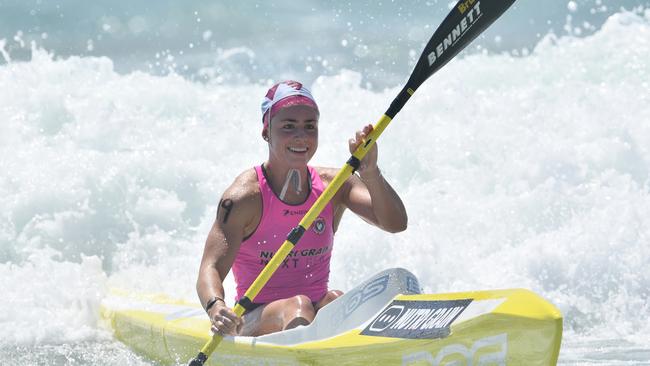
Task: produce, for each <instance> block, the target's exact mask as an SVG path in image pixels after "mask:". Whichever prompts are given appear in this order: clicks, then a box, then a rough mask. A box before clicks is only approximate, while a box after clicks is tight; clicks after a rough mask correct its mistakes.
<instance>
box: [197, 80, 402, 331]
mask: <svg viewBox="0 0 650 366" xmlns="http://www.w3.org/2000/svg"><path fill="white" fill-rule="evenodd" d="M319 118H320V112H319V109H318V105H317V104H316V101H315V99H314V97H313V96H312V94H311V92H310V91H309V90H308V89H307V88H305V87H304V86H303V85H302V84H301V83H299V82H296V81H284V82H281V83H277V84H275V85H274V86H273V87H271V89H269V91H268V92H267V94H266V97H265V98H264V101H263V103H262V124H263V128H262V137H263V139H264V140H265V141H266V142H267V143H268V158H267V160H266V161H265V162H264V163H263V164H262V165H260V166H256V167H254V168H253V169H248V170H246V171H244V172H243V173H242V174H241V175H240V176H239V177H237V178H236V179H235V181H234V183H232V185H231V186H230V187H229V188H228V189H226V191H225V193H224V194H223V197H222V202H221V204H220V205H219V207H220V208H219V210H218V212H217V218H216V220H215V222H214V224H213V227H212V229H211V231H210V233H209V235H208V238H207V241H206V244H205V249H204V252H203V259H202V261H201V267H200V270H199V278H198V281H197V291H198V294H199V298H200V300H201V303H202V304H203V306H204V308H205V310H206V312H207V313H208V316H209V317H210V320H211V321H212V329H213V331H214V332H216V333H219V334H222V335H225V334H240V335H252V336H258V335H262V334H268V333H273V332H277V331H281V330H284V329H290V328H294V327H297V326H299V325H306V324H309V323H310V322H311V321H312V320H313V319H314V317H315V315H316V313H317V312H318V311H319V310H320V309H321V308H322V307H324V306H325V305H327V304H328V303H330V302H331V301H333V300H334V299H336V298H337V297H339V296H340V295H341V294H342V292H341V291H338V290H330V289H329V288H328V281H329V274H330V259H331V253H332V247H333V242H334V233H335V232H336V230H337V228H338V225H339V222H340V220H341V217H342V215H343V212H344V211H345V209H346V208H349V209H350V210H352V212H354V213H356V214H357V215H359V216H360V217H361V218H363V219H364V220H365V221H367V222H369V223H371V224H373V225H375V226H377V227H379V228H381V229H383V230H386V231H389V232H399V231H403V230H404V229H406V224H407V216H406V210H405V208H404V205H403V204H402V201H401V199H400V198H399V196H398V195H397V193H395V191H394V190H393V189H392V187H391V186H390V185H389V184H388V182H386V180H384V178H383V176H382V175H381V173H380V171H379V168H378V167H377V145H376V144H375V145H374V146H373V148H372V149H371V150H370V151H369V152H368V154H367V155H366V157H365V158H364V159H363V161H362V164H361V167H360V169H359V170H358V172H359V176H355V175H353V176H351V177H350V178H349V179H348V180H347V181H346V182H345V184H344V185H343V187H342V188H341V189H340V190H339V191H338V192H337V193H336V195H335V196H334V198H333V199H332V201H331V202H329V203H328V204H327V206H326V207H325V209H324V210H323V211H322V212H321V215H320V216H319V217H318V218H317V219H316V220H315V221H314V223H313V225H312V227H311V228H308V230H307V232H305V234H304V235H303V237H302V240H301V243H300V249H301V250H300V251H295V252H292V253H291V254H290V255H289V256H288V257H287V259H285V260H284V261H283V262H282V265H281V266H280V268H279V269H278V270H277V272H276V273H275V274H274V275H273V277H272V278H271V279H270V280H269V282H268V283H267V285H266V286H265V287H264V289H263V290H262V291H261V292H260V293H259V294H258V295H257V296H256V297H255V299H254V300H255V301H256V302H254V303H248V304H247V305H246V306H245V308H246V312H245V313H244V315H243V317H242V318H240V317H239V316H237V314H236V313H235V312H233V311H232V310H230V309H229V308H228V307H227V306H226V304H225V301H224V297H225V293H224V288H223V280H224V278H225V277H226V276H227V275H228V273H229V272H230V270H231V269H232V271H233V275H234V278H235V282H236V286H237V294H236V300H237V301H239V302H240V304H243V303H244V301H243V299H244V300H245V299H246V298H245V293H246V291H247V290H248V288H249V287H250V286H251V284H252V283H253V281H254V280H255V279H256V278H257V277H258V275H259V274H260V273H261V272H262V270H263V269H264V266H265V265H266V264H267V263H268V261H269V259H270V258H271V257H272V256H273V254H274V253H275V252H276V251H277V250H278V248H279V247H280V245H281V244H282V242H283V240H282V238H283V237H284V235H286V233H287V232H289V231H290V230H291V228H293V227H295V226H296V224H298V222H299V220H300V219H301V218H302V215H301V214H300V213H304V212H307V210H308V209H309V208H310V207H311V206H312V205H313V204H314V203H315V202H316V200H317V199H318V197H319V196H320V195H321V194H322V193H323V191H324V190H325V188H326V187H327V185H328V184H329V183H330V182H331V181H332V179H334V176H335V175H336V169H332V168H322V167H312V166H310V165H308V163H309V161H310V160H311V158H312V157H313V156H314V154H315V153H316V150H317V148H318V124H319ZM371 131H372V125H368V126H365V127H364V128H363V129H362V130H360V131H357V133H356V134H355V136H354V137H353V138H352V139H350V141H349V148H350V152H353V151H354V150H355V149H356V148H357V146H359V144H361V143H362V142H364V140H365V137H366V136H367V135H368V134H369V133H370V132H371ZM294 213H295V214H294ZM242 306H243V305H242Z"/></svg>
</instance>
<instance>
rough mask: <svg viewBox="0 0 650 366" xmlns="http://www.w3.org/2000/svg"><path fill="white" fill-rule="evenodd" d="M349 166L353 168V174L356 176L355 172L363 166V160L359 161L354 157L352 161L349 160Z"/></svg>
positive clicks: (351, 158)
mask: <svg viewBox="0 0 650 366" xmlns="http://www.w3.org/2000/svg"><path fill="white" fill-rule="evenodd" d="M347 164H348V165H349V166H351V167H352V173H353V174H354V172H356V171H357V170H358V169H359V167H360V166H361V160H359V159H357V157H356V156H354V155H352V156H350V159H348V161H347Z"/></svg>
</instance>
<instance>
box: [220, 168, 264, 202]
mask: <svg viewBox="0 0 650 366" xmlns="http://www.w3.org/2000/svg"><path fill="white" fill-rule="evenodd" d="M259 195H260V186H259V183H258V181H257V173H256V172H255V169H254V168H250V169H246V170H244V171H243V172H242V173H241V174H239V175H238V176H237V177H236V178H235V180H234V181H233V182H232V184H231V185H230V186H229V187H228V188H226V191H225V192H224V194H223V196H224V198H228V199H231V200H233V201H248V200H250V199H255V198H257V197H259Z"/></svg>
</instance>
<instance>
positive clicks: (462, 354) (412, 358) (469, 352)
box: [402, 333, 508, 366]
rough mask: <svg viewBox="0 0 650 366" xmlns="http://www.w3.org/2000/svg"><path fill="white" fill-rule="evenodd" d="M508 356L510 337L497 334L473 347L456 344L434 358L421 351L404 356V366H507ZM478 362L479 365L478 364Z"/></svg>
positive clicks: (443, 349)
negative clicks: (454, 365)
mask: <svg viewBox="0 0 650 366" xmlns="http://www.w3.org/2000/svg"><path fill="white" fill-rule="evenodd" d="M507 354H508V335H507V334H506V333H501V334H497V335H494V336H490V337H485V338H481V339H479V340H477V341H475V342H474V343H473V344H472V346H471V347H467V346H465V345H464V344H460V343H454V344H450V345H447V346H445V347H443V348H442V349H441V350H440V351H438V353H437V354H436V356H435V357H434V356H433V354H431V352H428V351H419V352H414V353H410V354H406V355H404V356H402V366H410V365H422V364H426V365H451V363H452V362H453V363H454V364H464V365H483V364H488V363H489V364H490V365H492V364H494V365H505V364H506V356H507ZM477 361H478V363H476V362H477Z"/></svg>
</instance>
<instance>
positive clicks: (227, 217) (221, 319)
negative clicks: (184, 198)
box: [196, 182, 255, 334]
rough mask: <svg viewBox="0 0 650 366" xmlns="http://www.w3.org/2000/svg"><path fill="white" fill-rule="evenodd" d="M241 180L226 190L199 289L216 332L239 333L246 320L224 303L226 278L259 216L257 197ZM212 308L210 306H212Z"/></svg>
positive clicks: (205, 253)
mask: <svg viewBox="0 0 650 366" xmlns="http://www.w3.org/2000/svg"><path fill="white" fill-rule="evenodd" d="M234 187H237V182H235V184H233V186H232V187H231V188H229V189H228V190H226V192H225V193H224V195H223V197H222V199H221V201H220V202H219V208H218V210H217V217H216V219H215V221H214V224H213V225H212V228H211V229H210V232H209V234H208V238H207V240H206V241H205V247H204V249H203V257H202V259H201V265H200V268H199V276H198V280H197V283H196V290H197V293H198V295H199V299H200V301H201V305H202V306H203V308H204V309H206V311H207V313H208V316H209V317H210V320H211V321H212V329H213V331H215V332H217V333H220V334H236V333H237V332H238V331H239V329H240V328H241V325H242V320H241V318H239V317H238V316H237V315H236V314H235V313H234V312H233V311H232V310H231V309H230V308H228V307H227V306H226V304H225V302H224V297H225V296H226V294H225V293H224V289H223V280H224V278H225V277H226V275H227V274H228V272H230V268H231V267H232V264H233V262H234V261H235V257H236V256H237V252H238V250H239V246H240V245H241V242H242V240H243V238H244V235H245V230H246V228H247V226H249V223H250V221H251V218H253V217H255V215H254V214H255V207H254V204H255V200H254V199H251V198H252V196H254V195H251V194H250V193H248V194H247V193H246V190H245V189H242V187H241V186H239V188H234ZM208 307H209V308H208Z"/></svg>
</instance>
